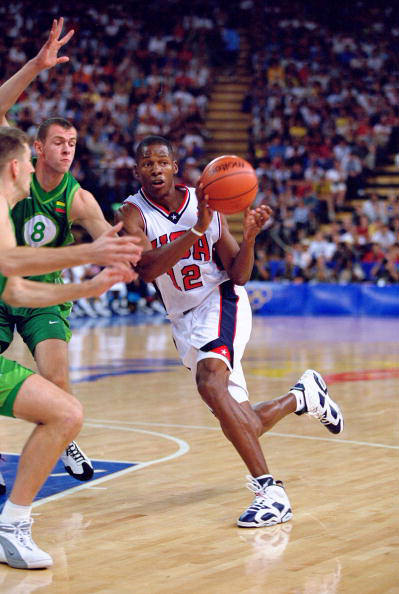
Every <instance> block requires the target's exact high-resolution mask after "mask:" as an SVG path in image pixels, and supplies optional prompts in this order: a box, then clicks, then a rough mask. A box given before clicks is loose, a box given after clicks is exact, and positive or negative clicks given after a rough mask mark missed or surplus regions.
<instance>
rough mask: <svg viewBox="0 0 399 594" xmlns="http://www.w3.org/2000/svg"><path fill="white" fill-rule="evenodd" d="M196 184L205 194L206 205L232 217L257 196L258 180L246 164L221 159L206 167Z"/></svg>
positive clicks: (229, 157)
mask: <svg viewBox="0 0 399 594" xmlns="http://www.w3.org/2000/svg"><path fill="white" fill-rule="evenodd" d="M199 182H200V183H202V184H203V185H204V194H208V197H209V198H208V204H209V206H210V207H211V208H213V209H214V210H217V211H219V212H222V213H224V214H234V213H236V212H241V211H242V210H245V209H246V208H247V206H250V205H251V204H252V202H253V201H254V199H255V196H256V194H257V192H258V179H257V177H256V173H255V170H254V168H253V167H252V165H251V164H250V163H248V161H245V159H242V158H241V157H237V156H236V155H223V156H221V157H217V158H216V159H213V161H211V162H210V163H208V165H207V166H206V167H205V169H204V171H203V172H202V174H201V177H200V179H199Z"/></svg>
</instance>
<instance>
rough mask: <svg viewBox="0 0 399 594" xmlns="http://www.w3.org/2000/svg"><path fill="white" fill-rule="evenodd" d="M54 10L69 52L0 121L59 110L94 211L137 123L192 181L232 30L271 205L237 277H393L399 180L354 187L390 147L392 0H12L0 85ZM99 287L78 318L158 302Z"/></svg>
mask: <svg viewBox="0 0 399 594" xmlns="http://www.w3.org/2000/svg"><path fill="white" fill-rule="evenodd" d="M55 16H64V17H65V25H66V30H69V29H70V28H74V29H75V30H76V33H75V35H74V37H73V38H72V40H71V42H70V43H69V44H68V48H67V54H68V56H69V57H70V62H69V63H68V64H64V65H62V66H61V67H59V68H55V69H52V70H51V71H46V72H44V73H42V74H41V75H40V76H39V77H38V79H37V80H36V81H35V82H34V83H32V84H31V85H30V86H29V88H28V89H27V91H26V92H25V93H24V94H23V95H22V96H21V97H20V99H19V101H18V102H17V104H16V105H15V106H14V108H13V109H12V111H11V112H10V114H9V117H10V119H11V120H12V121H13V122H14V123H15V124H16V125H18V126H19V127H21V128H22V129H24V130H25V131H27V132H28V134H29V135H30V136H31V137H32V139H33V138H34V136H35V134H36V130H37V126H38V124H39V123H40V122H41V121H42V120H43V119H45V118H47V117H51V116H54V115H61V116H63V117H66V118H67V119H69V120H71V121H73V123H74V124H75V125H76V127H77V129H78V133H79V142H78V149H77V154H76V158H75V162H74V165H73V168H72V173H73V175H74V176H75V177H76V178H77V179H78V180H79V181H80V183H81V184H82V186H83V187H84V188H86V189H88V190H90V191H91V192H92V193H93V194H94V195H95V197H96V198H97V200H98V201H99V203H100V205H101V207H102V209H103V211H104V213H105V215H106V217H107V218H108V219H109V220H112V217H113V211H114V209H115V208H117V207H118V205H119V203H120V202H121V201H122V200H123V199H124V198H125V197H126V196H128V195H129V194H132V193H134V192H135V191H136V190H137V188H138V185H137V182H136V180H135V179H134V176H133V172H132V168H133V165H134V158H133V155H134V149H135V146H137V144H138V142H139V141H140V140H141V139H142V138H143V137H144V136H146V135H148V134H160V135H162V136H166V137H168V138H169V139H170V140H171V141H172V142H173V143H174V146H175V148H176V155H177V160H178V163H179V173H178V178H179V181H181V182H182V183H186V184H189V185H195V183H196V181H197V179H198V177H199V175H200V172H201V170H202V168H203V167H204V165H205V164H206V163H207V160H208V157H207V152H206V143H207V140H208V139H209V138H210V132H209V130H208V129H207V125H206V117H207V106H208V102H209V100H210V97H211V95H212V88H213V84H214V82H215V80H216V78H217V76H218V75H219V74H220V73H227V74H228V75H229V76H231V77H232V78H234V77H235V68H234V66H235V63H236V61H237V57H238V55H239V52H240V43H242V40H243V39H244V38H245V39H246V41H247V43H248V44H249V46H250V51H249V59H248V64H247V70H248V72H250V73H251V77H252V81H251V84H250V86H249V88H248V91H247V93H246V95H245V98H244V100H243V103H242V111H243V113H245V114H250V116H251V117H250V121H251V124H250V129H249V143H248V154H247V158H248V160H250V161H251V162H252V164H253V165H254V167H255V168H256V171H257V174H258V179H259V194H258V196H257V198H256V204H261V203H262V202H263V201H264V202H266V203H267V204H269V205H271V206H272V208H273V211H274V215H273V221H272V224H271V225H270V226H269V227H268V228H267V229H264V230H263V231H262V233H261V234H260V236H259V237H258V241H257V245H256V261H255V267H254V271H253V275H252V278H253V279H257V280H280V281H284V282H297V283H300V282H340V283H349V282H376V283H379V284H391V283H398V282H399V240H398V236H399V187H398V190H397V191H392V193H390V194H389V195H388V196H380V195H379V194H378V193H376V192H375V193H373V194H372V193H370V192H367V190H366V186H367V179H368V178H369V177H370V175H372V174H373V172H375V171H376V170H378V168H380V167H382V166H383V165H384V164H386V163H387V162H388V161H389V159H391V158H392V157H393V158H394V156H395V154H398V153H399V107H398V106H399V63H398V55H399V23H398V21H397V13H396V9H395V7H394V6H393V5H390V6H388V5H386V4H384V3H380V5H378V3H377V2H375V3H373V2H369V1H368V0H356V1H355V2H351V3H348V6H346V7H344V6H342V7H341V8H338V7H337V6H335V3H331V6H327V7H326V6H324V5H320V6H319V5H318V3H317V2H315V1H314V2H313V1H311V0H308V1H307V2H305V1H303V2H301V1H292V2H285V1H278V0H272V1H268V2H265V1H260V0H235V1H231V2H227V1H218V2H211V1H210V0H201V2H200V1H198V0H193V1H191V2H190V3H187V2H182V1H181V0H168V1H165V2H164V3H160V2H155V1H154V0H148V1H147V2H145V3H139V2H136V1H134V0H133V1H125V2H123V3H114V2H112V1H110V2H102V1H98V2H92V3H91V2H83V1H82V0H77V1H75V2H74V3H70V4H69V5H67V6H66V5H64V4H61V3H60V2H59V1H58V0H53V1H52V2H49V1H48V0H42V2H41V3H40V5H37V3H35V2H33V1H32V0H25V1H14V2H13V1H11V2H9V3H7V4H2V6H0V17H1V25H0V27H1V30H2V35H1V36H0V80H2V81H4V80H6V79H7V78H9V77H10V76H11V75H12V74H13V73H14V72H15V71H16V70H18V69H19V68H20V67H21V66H22V65H23V64H24V63H25V62H26V61H27V60H28V59H29V58H31V57H32V56H33V55H35V53H36V52H37V51H38V49H39V47H40V46H41V45H42V43H43V42H44V39H45V38H46V35H47V32H48V30H49V27H50V24H51V19H52V17H55ZM393 162H395V161H393ZM396 165H397V169H398V171H399V161H398V160H397V161H396ZM76 235H77V238H78V239H86V238H85V237H82V236H81V234H80V232H79V230H77V231H76ZM91 273H92V269H90V268H87V269H83V270H77V271H67V272H66V277H70V278H72V277H73V278H75V279H76V278H82V277H84V276H86V275H88V274H91ZM114 293H115V295H114V296H113V298H112V299H111V298H110V297H109V296H108V298H107V299H106V301H104V302H103V303H100V302H97V304H96V308H97V309H98V311H97V312H96V311H94V310H93V312H92V313H93V315H110V314H111V313H119V314H123V313H128V312H129V311H131V310H132V309H136V308H140V307H141V308H145V309H147V310H148V311H149V312H150V311H155V310H157V309H159V304H158V302H157V299H156V296H155V295H154V294H153V291H152V289H151V287H149V286H147V285H145V284H143V283H136V284H135V285H134V286H131V287H124V286H122V287H119V288H117V289H115V292H114ZM110 303H112V304H113V309H112V308H111V307H110ZM88 306H89V308H88V309H87V311H86V313H85V312H84V307H85V305H84V304H81V306H80V308H81V309H82V312H83V313H82V314H81V315H90V314H89V313H87V312H89V310H90V309H93V308H92V304H89V303H88ZM101 310H103V314H101V313H100V311H101ZM76 312H77V313H76V315H80V314H79V307H78V308H77V309H76ZM105 312H108V313H105Z"/></svg>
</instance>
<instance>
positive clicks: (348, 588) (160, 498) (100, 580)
mask: <svg viewBox="0 0 399 594" xmlns="http://www.w3.org/2000/svg"><path fill="white" fill-rule="evenodd" d="M398 340H399V320H394V319H366V318H363V319H361V318H358V319H356V318H336V319H333V318H283V317H275V318H269V319H266V318H255V322H254V329H253V334H252V339H251V342H250V344H249V346H248V348H247V351H246V355H245V359H244V362H243V364H244V369H245V372H246V377H247V382H248V386H249V390H250V395H251V400H252V402H256V401H258V400H264V399H271V398H273V397H275V396H278V395H280V394H282V393H285V392H286V391H287V390H288V388H289V387H290V386H291V385H292V384H293V383H294V382H295V381H296V380H297V378H298V377H299V375H301V373H302V372H303V371H304V370H305V369H307V368H308V367H313V368H315V369H317V370H318V371H320V372H321V373H322V374H323V376H324V377H325V378H326V379H327V382H328V384H329V387H330V392H331V395H332V396H333V398H335V399H336V400H337V401H338V402H339V403H340V405H341V406H342V408H343V411H344V415H345V421H346V427H345V430H344V432H343V433H342V434H341V435H340V436H338V437H334V436H333V435H331V434H330V433H328V432H327V431H326V430H325V428H324V427H322V425H321V424H320V423H318V422H317V421H315V420H314V419H310V418H304V417H298V416H296V415H290V416H289V417H286V418H285V419H283V421H282V422H281V423H280V424H278V425H277V426H275V427H274V429H273V430H272V431H271V432H270V433H268V434H266V435H265V436H263V437H262V438H261V439H262V445H263V447H264V451H265V454H266V457H267V459H268V461H269V464H270V467H271V469H272V471H273V473H274V475H275V477H276V478H278V479H282V480H283V481H284V482H285V486H286V489H287V492H288V495H289V497H290V500H291V503H292V506H293V511H294V517H293V520H292V521H290V522H288V523H287V524H284V525H279V526H275V527H272V528H261V529H242V528H238V527H236V525H235V521H236V519H237V517H238V516H239V515H240V514H241V513H242V511H243V510H244V509H245V508H246V507H247V505H249V503H250V501H251V499H252V496H251V495H252V494H251V493H250V491H248V490H247V489H246V488H245V475H246V470H245V468H244V466H243V464H242V462H241V460H240V459H239V457H238V455H236V453H235V452H234V450H233V449H232V447H231V446H230V444H229V443H228V442H227V441H226V439H225V438H224V437H223V435H222V433H221V431H220V430H219V429H218V426H217V422H216V420H215V419H214V418H213V416H212V415H211V414H210V412H209V411H208V409H207V408H206V407H205V405H204V404H203V403H202V402H201V401H200V399H199V397H198V396H197V394H196V392H195V389H194V387H193V385H192V383H191V376H190V374H189V372H187V371H186V370H185V369H184V368H182V367H181V366H180V365H179V363H178V361H177V357H176V352H175V350H174V347H173V346H172V342H171V339H170V328H169V325H168V324H164V323H160V322H159V320H158V323H157V324H151V323H149V322H148V321H143V323H142V324H140V325H136V326H135V325H128V324H126V323H122V324H121V325H115V326H112V327H107V326H105V325H92V324H91V327H90V326H81V327H79V328H77V329H76V330H75V331H74V337H73V339H72V342H71V345H70V365H71V377H72V381H73V390H74V393H75V394H76V395H77V396H78V397H79V398H80V399H81V401H82V402H83V403H84V406H85V414H86V422H85V425H84V427H83V430H82V432H81V435H80V436H79V439H78V442H79V443H80V445H81V446H82V447H83V449H84V450H85V451H86V452H87V453H88V454H89V455H90V456H91V457H92V458H93V459H97V460H99V461H102V460H112V461H122V462H123V461H125V462H134V463H135V464H136V465H135V466H131V467H129V468H127V469H125V470H123V471H120V472H119V473H114V474H111V475H107V476H105V477H104V476H101V475H100V474H96V475H95V476H96V479H95V480H94V481H92V482H91V483H89V484H80V483H74V485H75V484H76V486H75V487H74V488H72V489H70V490H68V491H63V492H60V493H58V494H57V495H56V496H52V497H49V498H47V499H44V500H40V501H38V502H37V503H36V504H35V508H34V514H35V515H34V517H35V520H36V522H35V525H34V529H33V533H34V537H35V539H36V541H37V542H38V543H39V544H40V545H41V546H42V547H43V548H44V549H45V550H48V551H49V552H50V553H51V554H52V555H53V557H54V561H55V565H54V567H53V568H52V569H49V570H44V571H41V570H38V571H31V572H29V571H20V570H14V569H11V568H9V567H7V566H4V565H2V566H0V592H1V593H7V594H10V593H13V594H17V593H18V594H30V593H31V592H38V593H39V592H40V593H50V592H51V593H57V594H64V593H65V594H67V593H72V594H89V593H90V594H92V593H115V594H118V593H134V594H135V593H140V594H141V593H150V594H157V593H175V592H176V593H187V594H225V593H226V594H236V593H237V594H238V593H248V594H258V593H270V594H336V593H345V594H353V593H354V594H393V593H398V592H399V563H398V561H399V556H398V544H399V542H398V541H399V522H398V504H399V489H398V476H399V472H398V471H399V464H398V451H399V445H398V433H399V431H398V417H399V415H398V395H399V389H398V385H399V346H398V345H399V343H398ZM7 356H9V357H11V358H16V359H18V360H19V361H21V362H22V363H25V364H30V365H31V364H32V361H31V358H30V355H27V351H26V350H25V348H24V346H23V344H22V343H21V342H20V340H19V339H17V340H16V341H15V342H14V344H13V346H12V347H11V348H10V349H9V351H8V352H7ZM0 427H1V435H2V440H1V443H2V445H1V448H2V451H3V452H19V451H20V449H21V446H22V444H23V442H24V440H25V438H26V436H27V435H28V432H29V431H30V429H29V427H28V426H27V425H26V424H24V423H22V422H21V421H16V420H12V419H4V418H3V419H1V420H0ZM1 469H2V467H1V466H0V470H1Z"/></svg>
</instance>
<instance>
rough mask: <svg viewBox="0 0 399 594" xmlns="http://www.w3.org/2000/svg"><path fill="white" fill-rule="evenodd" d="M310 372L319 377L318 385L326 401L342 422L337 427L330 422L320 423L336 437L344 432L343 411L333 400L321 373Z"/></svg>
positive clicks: (312, 370) (311, 370)
mask: <svg viewBox="0 0 399 594" xmlns="http://www.w3.org/2000/svg"><path fill="white" fill-rule="evenodd" d="M309 371H310V372H311V373H313V374H314V375H315V376H316V377H317V380H318V381H317V382H316V383H317V384H318V385H319V387H320V388H321V390H322V392H323V394H324V397H325V399H326V402H328V405H329V406H330V408H332V409H333V410H335V412H336V413H337V415H338V417H340V421H338V423H337V425H333V424H332V423H329V422H327V423H323V422H322V421H320V422H321V424H322V425H324V427H325V428H326V429H328V430H329V432H330V433H333V434H334V435H338V433H342V431H343V430H344V415H343V414H342V411H341V409H340V407H339V406H338V404H337V403H336V402H335V401H334V400H333V399H332V398H331V396H330V394H329V393H328V388H327V384H326V382H325V381H324V379H323V377H322V376H321V375H320V373H318V372H317V371H315V370H314V369H310V370H309Z"/></svg>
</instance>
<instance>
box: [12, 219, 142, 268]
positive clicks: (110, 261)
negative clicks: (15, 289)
mask: <svg viewBox="0 0 399 594" xmlns="http://www.w3.org/2000/svg"><path fill="white" fill-rule="evenodd" d="M7 228H8V225H7V227H5V226H2V227H1V237H0V273H1V274H3V275H4V276H7V277H8V276H17V275H20V276H27V275H29V276H34V275H36V274H46V273H47V272H53V271H54V270H62V269H63V268H71V267H73V266H80V265H82V264H98V265H99V266H117V267H120V266H121V265H125V266H126V265H129V268H130V265H131V264H132V265H136V264H137V262H138V260H139V259H140V255H141V247H140V246H139V245H138V241H139V240H138V238H137V237H132V236H130V235H124V236H122V237H119V236H118V235H116V234H117V233H118V232H119V231H120V230H121V228H122V223H119V224H117V225H115V226H114V227H111V226H110V228H109V229H108V230H107V231H105V232H104V233H103V234H102V235H100V237H99V238H98V239H96V240H95V241H93V242H92V243H83V244H80V245H76V246H67V247H60V248H46V247H41V248H35V247H25V246H21V247H16V246H15V239H14V237H13V235H12V233H11V231H10V235H9V237H7V239H8V241H6V235H7ZM3 231H4V233H3Z"/></svg>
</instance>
